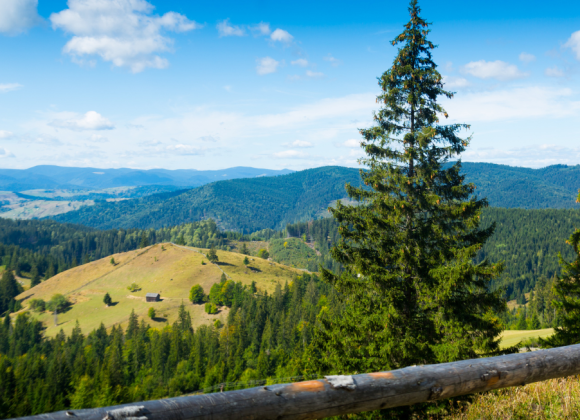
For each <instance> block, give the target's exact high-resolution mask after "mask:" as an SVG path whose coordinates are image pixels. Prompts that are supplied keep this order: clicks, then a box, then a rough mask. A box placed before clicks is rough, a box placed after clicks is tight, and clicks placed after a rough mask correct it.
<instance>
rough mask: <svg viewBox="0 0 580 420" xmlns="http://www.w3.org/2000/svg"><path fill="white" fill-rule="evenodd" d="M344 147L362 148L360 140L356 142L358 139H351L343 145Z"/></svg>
mask: <svg viewBox="0 0 580 420" xmlns="http://www.w3.org/2000/svg"><path fill="white" fill-rule="evenodd" d="M342 146H344V147H352V148H354V147H360V140H356V139H350V140H347V141H345V142H344V143H342Z"/></svg>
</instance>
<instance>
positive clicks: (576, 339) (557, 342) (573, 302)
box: [540, 191, 580, 347]
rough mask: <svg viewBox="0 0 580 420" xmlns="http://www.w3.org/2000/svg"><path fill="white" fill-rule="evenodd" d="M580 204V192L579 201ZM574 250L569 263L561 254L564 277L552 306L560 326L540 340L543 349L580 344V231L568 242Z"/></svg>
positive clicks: (556, 288) (558, 281)
mask: <svg viewBox="0 0 580 420" xmlns="http://www.w3.org/2000/svg"><path fill="white" fill-rule="evenodd" d="M576 202H579V203H580V191H578V199H577V200H576ZM566 242H567V243H568V244H570V245H571V246H572V247H573V248H574V254H575V255H576V259H575V260H574V261H572V262H567V261H566V260H564V258H563V257H562V254H561V253H559V254H558V257H559V258H560V266H561V267H562V275H561V276H560V277H559V278H558V279H557V280H556V281H555V282H554V286H553V287H552V291H553V293H554V297H555V299H554V300H553V301H552V306H553V307H554V308H555V309H556V312H557V315H558V321H559V325H558V326H556V327H555V328H554V335H552V336H550V337H548V338H546V339H545V340H542V339H540V342H541V344H542V347H559V346H568V345H571V344H579V343H580V229H576V231H575V232H574V233H573V234H572V235H571V236H570V239H568V240H567V241H566Z"/></svg>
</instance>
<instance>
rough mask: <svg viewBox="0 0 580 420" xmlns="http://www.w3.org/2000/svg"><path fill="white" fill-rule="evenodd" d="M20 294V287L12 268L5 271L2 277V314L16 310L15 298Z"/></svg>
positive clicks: (0, 286)
mask: <svg viewBox="0 0 580 420" xmlns="http://www.w3.org/2000/svg"><path fill="white" fill-rule="evenodd" d="M19 294H20V288H19V287H18V283H17V282H16V278H15V277H14V274H13V273H12V271H11V270H6V271H4V274H2V278H1V279H0V314H2V313H4V312H5V311H7V310H9V309H10V310H11V312H12V310H14V298H15V297H16V296H18V295H19Z"/></svg>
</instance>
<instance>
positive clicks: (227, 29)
mask: <svg viewBox="0 0 580 420" xmlns="http://www.w3.org/2000/svg"><path fill="white" fill-rule="evenodd" d="M216 28H217V30H218V32H219V36H220V37H222V36H244V35H245V34H246V33H245V31H244V29H243V28H242V27H240V26H232V25H230V20H229V19H225V20H223V21H221V22H220V23H218V24H217V25H216Z"/></svg>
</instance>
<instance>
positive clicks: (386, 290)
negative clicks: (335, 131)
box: [308, 0, 505, 373]
mask: <svg viewBox="0 0 580 420" xmlns="http://www.w3.org/2000/svg"><path fill="white" fill-rule="evenodd" d="M409 12H410V15H411V19H410V21H409V22H408V23H407V24H406V25H405V30H404V31H403V33H401V34H400V35H399V36H397V37H396V38H395V40H394V41H393V45H397V44H398V45H400V47H399V49H398V54H397V56H396V58H395V61H394V63H393V66H392V67H391V68H390V69H388V70H387V71H385V72H384V73H383V75H382V76H381V77H380V78H379V79H378V80H379V86H380V87H381V89H382V93H381V94H380V95H379V96H378V97H377V102H378V103H379V104H381V108H380V110H379V111H378V112H377V113H376V114H375V117H374V119H375V122H376V124H375V125H374V126H373V127H371V128H368V129H364V130H360V133H361V135H362V137H363V140H362V141H361V146H362V148H363V149H364V151H365V153H366V157H364V158H362V159H361V160H360V163H361V164H362V165H364V166H366V167H367V168H368V169H367V170H361V178H362V181H363V182H364V184H365V186H366V187H361V188H357V187H354V186H352V185H348V184H347V186H346V190H347V193H348V195H349V197H351V198H352V199H354V200H356V201H358V202H359V203H360V205H358V206H347V205H343V204H341V203H340V202H339V203H338V204H337V206H336V208H335V209H330V211H331V212H332V214H333V216H334V217H335V218H336V220H337V221H338V222H339V233H340V234H341V239H340V240H339V241H338V243H337V244H336V246H335V247H334V248H333V249H332V256H333V257H334V259H336V260H337V261H338V262H340V263H341V264H342V265H343V266H344V267H345V271H344V272H343V274H342V275H338V274H334V273H332V272H330V271H328V270H325V269H323V268H322V267H321V272H322V277H323V279H324V280H325V281H326V282H328V283H330V284H331V285H333V286H334V287H335V288H336V290H337V291H338V292H339V294H340V296H341V299H342V303H343V304H344V310H343V311H340V313H335V314H332V313H331V311H326V312H323V313H322V314H321V316H320V317H319V319H320V328H319V329H318V331H317V333H316V337H315V338H314V340H313V344H312V347H311V352H310V353H309V355H308V357H310V360H311V364H310V366H311V367H312V368H314V369H316V370H319V371H321V372H337V373H338V372H340V373H352V372H371V371H377V370H384V369H393V368H399V367H403V366H409V365H413V364H426V363H440V362H447V361H453V360H460V359H468V358H475V357H479V356H482V355H489V354H497V353H498V352H499V338H498V336H499V334H500V332H501V330H502V328H501V326H500V323H499V321H498V320H497V319H496V318H495V317H493V316H492V315H491V314H492V313H494V312H495V313H498V312H500V311H503V310H504V309H505V302H504V300H503V299H502V298H501V294H500V291H497V292H490V291H489V290H488V287H487V286H488V283H489V281H490V279H492V278H493V277H494V276H497V275H498V274H499V273H500V272H501V269H502V266H501V264H498V265H491V264H490V263H488V262H487V261H484V262H483V263H481V264H477V265H476V264H474V263H473V258H474V257H475V255H476V253H477V252H478V250H479V249H481V247H482V245H483V244H484V243H485V241H486V240H487V239H488V238H489V237H490V235H491V234H492V233H493V230H494V227H493V226H492V227H489V228H481V227H480V213H481V210H482V209H483V208H484V207H485V206H486V205H487V201H486V200H479V199H477V197H474V196H473V192H474V189H475V186H474V185H472V184H465V183H464V176H463V175H461V174H460V168H461V164H460V162H459V161H457V162H455V163H452V162H450V160H451V159H453V158H454V157H457V156H458V155H459V154H461V153H462V152H463V151H464V150H465V149H466V147H467V145H468V143H469V140H470V138H461V137H459V132H460V131H461V130H462V129H468V128H469V126H468V125H465V124H451V125H440V124H439V118H440V117H443V116H444V117H445V118H447V113H446V112H445V110H444V109H443V108H442V106H441V105H440V104H439V103H438V99H439V98H440V97H444V98H452V97H453V93H452V92H448V91H446V90H445V89H444V86H443V81H442V77H441V75H440V74H439V72H438V71H437V66H436V64H435V63H434V62H433V60H432V56H431V51H432V50H433V49H434V48H435V45H433V44H432V43H431V42H430V41H429V40H428V39H427V35H428V34H429V32H430V30H429V29H428V27H429V24H428V23H427V22H426V21H425V20H423V19H422V18H421V17H420V8H419V6H418V4H417V0H411V2H410V6H409Z"/></svg>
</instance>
